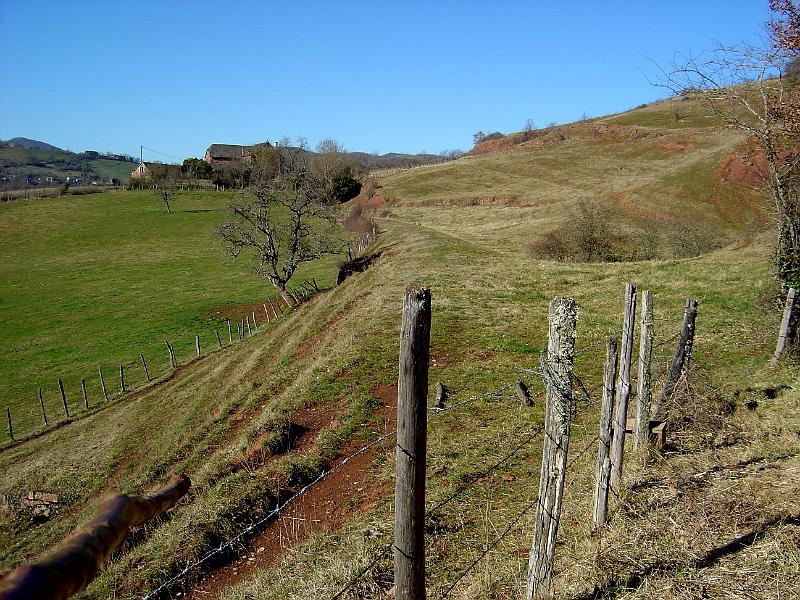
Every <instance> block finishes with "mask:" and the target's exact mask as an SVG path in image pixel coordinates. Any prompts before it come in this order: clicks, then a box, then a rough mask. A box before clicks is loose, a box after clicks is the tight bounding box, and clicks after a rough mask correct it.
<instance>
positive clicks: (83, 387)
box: [81, 379, 89, 410]
mask: <svg viewBox="0 0 800 600" xmlns="http://www.w3.org/2000/svg"><path fill="white" fill-rule="evenodd" d="M81 393H82V394H83V407H84V408H85V409H86V410H89V396H88V394H87V393H86V380H85V379H81Z"/></svg>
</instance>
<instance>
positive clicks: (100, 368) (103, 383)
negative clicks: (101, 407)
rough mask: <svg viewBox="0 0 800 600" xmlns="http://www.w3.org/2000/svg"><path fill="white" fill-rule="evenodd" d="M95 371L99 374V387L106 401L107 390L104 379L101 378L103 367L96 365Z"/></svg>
mask: <svg viewBox="0 0 800 600" xmlns="http://www.w3.org/2000/svg"><path fill="white" fill-rule="evenodd" d="M97 373H98V374H99V375H100V387H101V388H103V398H105V399H106V402H108V392H106V380H105V379H103V367H97Z"/></svg>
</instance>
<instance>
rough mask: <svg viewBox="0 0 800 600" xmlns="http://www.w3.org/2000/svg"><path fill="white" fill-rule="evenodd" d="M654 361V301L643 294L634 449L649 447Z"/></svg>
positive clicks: (646, 294)
mask: <svg viewBox="0 0 800 600" xmlns="http://www.w3.org/2000/svg"><path fill="white" fill-rule="evenodd" d="M652 361H653V301H652V299H651V297H650V292H649V291H648V290H645V291H643V292H642V317H641V322H640V323H639V376H638V379H637V382H636V427H635V428H634V442H633V445H634V448H635V449H636V450H640V449H642V448H645V447H646V446H647V442H648V439H649V437H650V428H649V425H650V405H651V404H652V402H653V392H652V390H651V389H650V367H651V363H652Z"/></svg>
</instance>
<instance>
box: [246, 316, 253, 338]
mask: <svg viewBox="0 0 800 600" xmlns="http://www.w3.org/2000/svg"><path fill="white" fill-rule="evenodd" d="M244 320H245V321H247V335H248V336H251V335H253V330H252V329H250V316H249V315H245V316H244Z"/></svg>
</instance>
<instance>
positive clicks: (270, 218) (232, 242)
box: [217, 148, 342, 303]
mask: <svg viewBox="0 0 800 600" xmlns="http://www.w3.org/2000/svg"><path fill="white" fill-rule="evenodd" d="M271 161H272V162H271V163H270V164H269V165H266V166H265V168H264V169H258V168H256V169H255V170H254V172H255V173H256V180H255V182H254V183H253V185H252V186H251V187H250V188H249V189H248V191H247V193H246V194H245V195H244V199H241V200H238V201H234V202H231V203H230V205H229V207H228V210H229V218H228V220H227V221H225V222H224V223H223V224H222V225H220V226H219V228H218V230H217V233H218V235H219V237H220V238H221V239H222V241H223V242H224V244H225V245H226V247H227V249H228V252H229V254H230V255H231V256H232V257H234V258H236V257H238V256H240V255H241V254H242V253H252V259H253V263H254V271H255V272H256V273H257V274H259V275H262V276H264V277H266V278H267V279H268V280H269V282H270V283H271V284H272V285H273V286H275V288H276V289H277V290H278V293H280V295H281V297H282V298H283V299H284V300H285V301H286V302H287V303H291V301H292V299H291V296H290V295H289V294H288V293H287V291H286V286H287V284H288V283H289V280H291V278H292V276H293V275H294V273H295V271H296V270H297V267H298V266H299V265H300V264H301V263H304V262H308V261H311V260H315V259H318V258H322V257H323V256H327V255H330V254H338V253H339V252H341V250H342V243H341V241H340V240H339V237H338V236H337V232H336V225H335V218H334V215H333V213H332V211H331V208H330V207H329V206H328V205H327V204H326V203H325V201H324V200H325V199H324V196H323V194H322V191H321V186H320V182H319V181H318V180H317V179H316V178H315V177H314V176H313V175H312V174H311V173H310V172H309V170H308V166H307V164H306V161H305V158H304V155H303V153H302V152H301V151H300V149H292V148H281V149H280V151H276V152H275V153H274V154H273V155H272V156H271Z"/></svg>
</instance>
